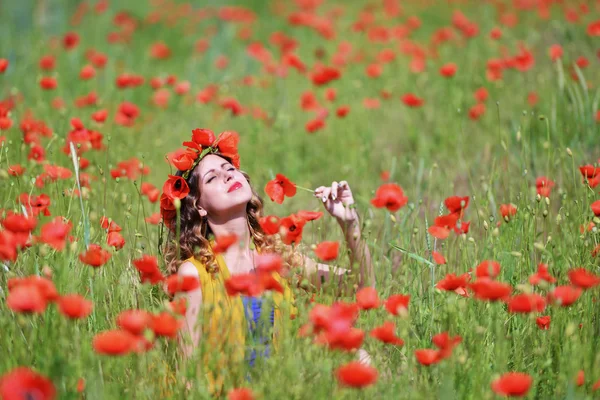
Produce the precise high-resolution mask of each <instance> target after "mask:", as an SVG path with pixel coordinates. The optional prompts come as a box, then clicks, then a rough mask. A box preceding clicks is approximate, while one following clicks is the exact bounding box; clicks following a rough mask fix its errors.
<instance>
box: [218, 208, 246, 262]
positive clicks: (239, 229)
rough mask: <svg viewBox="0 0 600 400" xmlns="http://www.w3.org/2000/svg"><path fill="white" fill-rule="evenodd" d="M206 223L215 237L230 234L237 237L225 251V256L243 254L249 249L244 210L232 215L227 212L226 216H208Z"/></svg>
mask: <svg viewBox="0 0 600 400" xmlns="http://www.w3.org/2000/svg"><path fill="white" fill-rule="evenodd" d="M208 225H209V226H210V229H211V231H212V232H213V233H214V234H215V236H216V237H217V238H218V237H219V236H225V235H231V234H234V235H236V236H237V237H238V243H237V245H233V246H230V247H229V248H228V249H227V251H226V252H225V254H226V255H227V256H230V255H236V254H244V253H246V252H247V251H248V250H249V249H250V240H251V238H250V229H249V228H248V217H247V215H246V210H243V212H240V213H235V214H233V215H232V214H229V215H228V216H227V218H214V217H209V218H208Z"/></svg>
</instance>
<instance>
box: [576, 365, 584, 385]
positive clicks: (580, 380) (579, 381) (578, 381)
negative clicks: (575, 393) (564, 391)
mask: <svg viewBox="0 0 600 400" xmlns="http://www.w3.org/2000/svg"><path fill="white" fill-rule="evenodd" d="M575 384H576V385H577V386H583V385H584V384H585V373H584V372H583V370H582V369H581V370H579V371H578V372H577V375H576V376H575Z"/></svg>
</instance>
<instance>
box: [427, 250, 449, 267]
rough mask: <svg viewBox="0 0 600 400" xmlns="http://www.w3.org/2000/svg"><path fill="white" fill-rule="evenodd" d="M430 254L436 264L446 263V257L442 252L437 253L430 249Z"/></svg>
mask: <svg viewBox="0 0 600 400" xmlns="http://www.w3.org/2000/svg"><path fill="white" fill-rule="evenodd" d="M431 255H432V256H433V261H435V263H436V264H438V265H444V264H446V262H447V261H446V257H444V255H443V254H441V253H438V252H437V251H432V252H431Z"/></svg>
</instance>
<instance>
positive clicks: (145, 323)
mask: <svg viewBox="0 0 600 400" xmlns="http://www.w3.org/2000/svg"><path fill="white" fill-rule="evenodd" d="M182 299H184V298H183V297H182ZM151 322H152V315H151V314H150V313H148V312H147V311H144V310H127V311H123V312H121V313H120V314H119V315H118V316H117V325H118V326H119V327H120V328H121V329H124V330H126V331H127V332H130V333H132V334H134V335H141V334H142V333H143V332H144V330H145V329H146V328H148V327H149V326H150V323H151Z"/></svg>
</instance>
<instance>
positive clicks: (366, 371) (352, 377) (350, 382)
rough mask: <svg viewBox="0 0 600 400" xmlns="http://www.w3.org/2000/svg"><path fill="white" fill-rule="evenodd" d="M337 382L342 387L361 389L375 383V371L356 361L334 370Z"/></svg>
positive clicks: (376, 374)
mask: <svg viewBox="0 0 600 400" xmlns="http://www.w3.org/2000/svg"><path fill="white" fill-rule="evenodd" d="M336 376H337V379H338V381H339V382H340V383H341V384H342V385H344V386H350V387H353V388H363V387H366V386H369V385H372V384H374V383H375V382H377V376H378V373H377V370H376V369H375V368H373V367H370V366H368V365H364V364H361V363H360V362H358V361H352V362H349V363H348V364H345V365H342V366H341V367H339V368H338V369H337V370H336Z"/></svg>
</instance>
